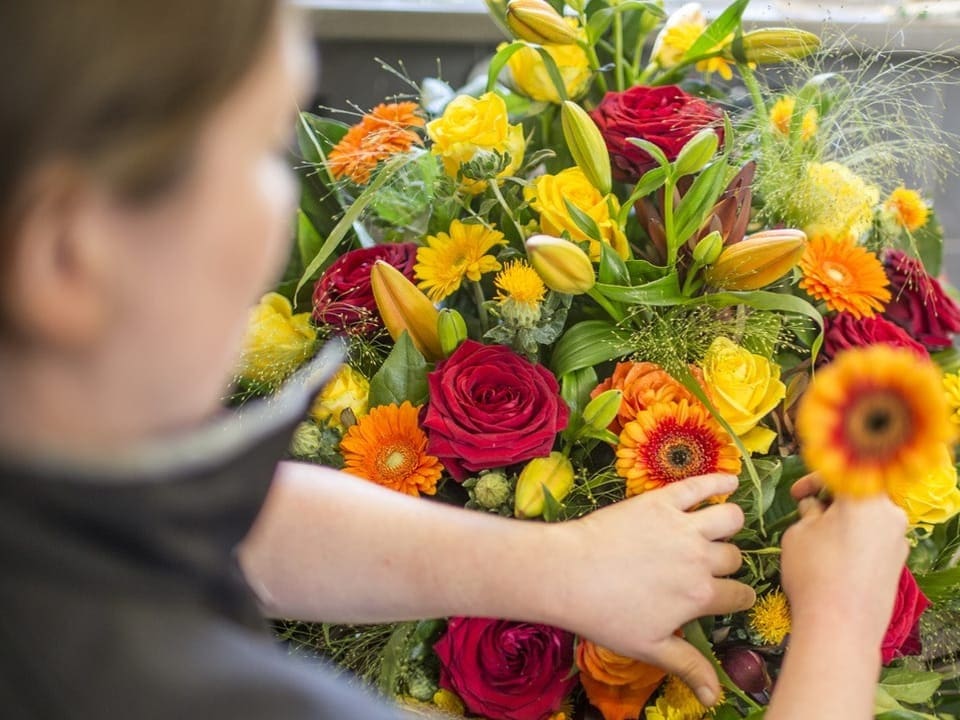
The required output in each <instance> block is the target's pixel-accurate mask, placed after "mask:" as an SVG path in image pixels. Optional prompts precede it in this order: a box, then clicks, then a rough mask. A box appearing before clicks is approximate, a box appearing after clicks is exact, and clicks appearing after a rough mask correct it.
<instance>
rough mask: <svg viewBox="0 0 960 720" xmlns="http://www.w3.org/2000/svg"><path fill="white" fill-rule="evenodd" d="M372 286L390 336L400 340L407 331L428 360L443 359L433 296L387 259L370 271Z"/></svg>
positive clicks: (378, 262)
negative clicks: (428, 294)
mask: <svg viewBox="0 0 960 720" xmlns="http://www.w3.org/2000/svg"><path fill="white" fill-rule="evenodd" d="M370 287H371V288H372V289H373V298H374V300H376V301H377V310H379V311H380V317H381V318H382V319H383V324H384V326H386V328H387V332H389V333H390V337H392V338H393V339H394V341H396V340H397V339H398V338H399V337H400V335H401V334H402V333H403V331H404V330H406V331H407V334H408V335H409V336H410V340H412V341H413V344H414V347H416V348H417V350H419V351H420V352H421V353H423V356H424V357H425V358H426V359H427V360H429V361H431V362H434V361H437V360H442V359H443V349H442V348H441V345H440V335H439V333H438V332H437V321H438V319H439V313H438V312H437V309H436V308H435V307H434V306H433V303H432V302H430V299H429V298H428V297H427V296H426V295H424V294H423V293H422V292H420V290H419V289H418V288H417V286H416V285H414V284H413V283H412V282H410V281H409V280H407V278H406V277H405V276H404V274H403V273H402V272H400V271H399V270H397V269H396V268H395V267H393V266H392V265H390V264H389V263H386V262H384V261H383V260H377V262H376V264H375V265H374V266H373V268H372V269H371V270H370Z"/></svg>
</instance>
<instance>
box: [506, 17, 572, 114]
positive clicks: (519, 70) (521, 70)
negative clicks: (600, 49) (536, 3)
mask: <svg viewBox="0 0 960 720" xmlns="http://www.w3.org/2000/svg"><path fill="white" fill-rule="evenodd" d="M567 20H568V22H570V23H571V25H576V21H575V20H574V19H573V18H567ZM581 34H582V32H581ZM500 47H503V45H501V46H500ZM543 47H544V49H545V50H546V51H547V53H548V54H549V55H550V57H552V58H553V61H554V62H555V63H556V64H557V69H558V70H559V71H560V77H562V78H563V86H564V88H565V89H566V91H567V98H568V99H571V100H575V99H577V98H578V97H580V96H581V95H583V93H584V92H586V90H587V86H588V85H589V84H590V76H591V73H590V59H589V58H588V57H587V53H586V52H584V50H583V48H581V47H580V46H579V45H544V46H543ZM498 49H499V48H498ZM507 67H508V68H509V70H510V77H511V78H512V79H513V84H514V86H515V87H516V88H517V90H519V91H520V92H522V93H523V94H524V95H526V96H527V97H529V98H532V99H533V100H540V101H543V102H551V103H557V104H559V103H560V93H558V92H557V88H556V86H555V85H554V84H553V80H551V79H550V74H549V73H548V72H547V66H546V64H545V63H544V62H543V58H542V57H540V53H539V52H537V51H536V50H534V49H533V48H531V47H525V48H522V49H521V50H518V51H517V52H515V53H514V54H513V55H511V56H510V59H509V60H508V61H507Z"/></svg>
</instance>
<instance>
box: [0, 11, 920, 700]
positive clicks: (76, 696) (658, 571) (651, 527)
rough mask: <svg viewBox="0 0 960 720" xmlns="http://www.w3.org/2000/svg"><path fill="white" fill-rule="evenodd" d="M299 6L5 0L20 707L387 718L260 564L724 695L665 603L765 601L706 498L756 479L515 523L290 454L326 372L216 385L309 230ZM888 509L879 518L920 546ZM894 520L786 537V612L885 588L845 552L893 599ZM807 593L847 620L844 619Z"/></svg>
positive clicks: (6, 215)
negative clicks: (743, 573) (256, 390)
mask: <svg viewBox="0 0 960 720" xmlns="http://www.w3.org/2000/svg"><path fill="white" fill-rule="evenodd" d="M278 5H279V3H278V2H276V0H205V2H203V3H196V2H193V1H192V0H164V2H162V3H161V2H156V1H155V0H153V1H151V2H147V0H128V1H127V2H116V1H115V0H85V1H84V2H83V3H62V2H59V0H31V2H29V3H5V4H4V5H3V6H2V7H0V60H2V62H0V89H2V91H3V93H4V109H3V111H2V113H0V117H2V120H0V130H2V137H3V138H4V139H5V141H6V143H5V153H6V156H5V158H4V162H3V163H0V253H2V266H0V267H2V272H3V282H2V285H0V287H2V293H0V377H2V378H3V382H2V390H0V407H2V408H3V410H2V415H0V458H2V460H0V554H2V556H3V557H4V558H5V560H4V566H5V567H4V572H3V574H2V579H0V654H2V657H3V660H4V662H3V667H4V673H3V675H2V676H0V707H3V708H4V715H5V716H10V717H97V718H110V717H121V716H122V717H183V718H188V717H200V716H204V717H209V716H211V715H213V716H215V717H216V716H227V715H228V714H229V716H231V717H233V718H245V717H249V718H254V717H258V718H259V717H284V718H299V717H304V718H307V717H309V718H318V717H319V718H322V717H330V718H346V717H363V718H380V717H392V716H393V715H392V712H393V711H391V710H389V709H388V708H385V707H380V706H379V705H377V704H376V703H374V702H373V701H371V700H368V699H365V698H364V697H363V696H360V695H358V694H357V693H356V692H354V691H350V690H348V689H347V688H345V687H343V686H342V684H341V683H338V682H337V681H335V680H331V679H330V678H329V677H327V676H326V675H325V674H323V673H322V672H319V671H317V670H316V669H315V668H311V669H308V670H305V669H303V668H301V667H299V666H297V665H295V664H294V663H292V662H289V661H287V659H286V658H284V657H282V656H281V654H280V652H279V651H278V650H277V649H276V648H275V647H274V645H273V643H272V642H271V640H270V637H269V635H268V634H267V633H266V632H264V630H263V623H262V621H261V620H260V618H259V616H258V614H257V611H256V610H257V608H256V604H255V603H254V601H253V600H254V593H255V595H256V600H258V601H259V603H260V605H261V606H263V607H265V608H266V609H267V610H268V611H269V612H270V613H272V614H276V615H281V616H286V617H300V618H303V619H324V620H328V621H350V622H361V621H383V620H398V619H406V618H415V617H437V616H444V615H452V614H462V615H480V616H504V617H512V618H516V619H523V620H530V621H537V622H546V623H551V624H554V625H561V626H564V627H566V628H569V629H570V630H573V631H576V632H579V633H581V634H583V635H585V636H588V637H591V638H592V639H594V640H596V641H597V642H599V643H601V644H604V645H608V646H610V647H611V648H613V649H616V650H619V651H621V652H623V653H626V654H630V655H633V656H636V657H639V658H642V659H645V660H648V661H650V662H654V663H656V664H658V665H660V666H661V667H663V668H665V669H667V670H669V671H671V672H673V673H676V674H679V675H681V676H682V677H683V678H684V679H685V680H686V681H687V682H688V684H690V685H691V687H694V688H696V689H697V692H698V694H699V695H700V697H701V699H702V700H703V701H704V702H706V703H708V704H709V703H711V702H712V701H713V700H715V699H716V697H717V694H718V691H719V687H718V683H717V679H716V675H715V673H714V671H713V669H712V668H711V666H710V664H709V663H708V662H707V661H706V660H705V659H704V658H703V657H701V656H700V655H699V654H698V653H697V652H696V651H695V650H694V649H693V648H691V647H690V646H689V645H687V644H686V643H685V642H683V641H682V640H680V639H678V638H675V637H674V636H673V634H672V633H673V630H674V629H675V628H677V627H679V626H681V625H682V624H683V623H684V622H686V621H688V620H690V619H692V618H695V617H699V616H702V615H708V614H723V613H728V612H733V611H736V610H739V609H743V608H746V607H749V606H750V605H751V604H752V602H753V600H754V596H753V592H752V590H751V589H750V588H748V587H746V586H744V585H742V584H740V583H737V582H734V581H732V580H729V579H726V578H725V576H727V575H729V574H731V573H733V572H734V571H735V570H736V569H737V568H738V567H739V565H740V556H739V552H738V551H737V549H736V548H735V547H734V546H733V545H731V544H729V543H726V542H724V541H723V540H724V538H728V537H730V536H731V535H733V534H734V533H735V532H736V531H737V530H739V528H740V527H741V525H742V522H743V516H742V513H741V512H740V510H739V509H738V508H736V507H735V506H733V505H730V504H724V505H716V506H711V507H709V508H707V509H701V510H697V511H696V512H687V510H688V509H690V508H692V507H695V506H698V505H699V504H700V503H701V502H702V501H703V500H704V499H705V498H707V497H710V496H712V495H716V494H720V493H727V492H730V491H731V490H732V489H733V488H734V487H735V483H736V480H735V479H734V478H730V477H726V476H706V477H699V478H692V479H690V480H688V481H684V482H682V483H677V484H675V485H674V486H672V487H670V488H668V489H665V490H663V491H661V492H658V493H653V494H650V495H645V496H641V497H639V498H636V499H633V500H630V501H628V502H624V503H620V504H618V505H616V506H614V507H611V508H608V509H606V510H604V511H601V512H598V513H594V514H593V515H591V516H590V517H588V518H586V519H584V520H581V521H577V522H572V523H564V524H561V525H550V526H545V525H542V524H534V523H514V522H508V521H505V520H502V519H499V518H494V517H488V516H484V515H482V514H479V513H468V512H464V511H458V510H455V509H452V508H448V507H442V506H439V505H437V504H433V503H422V502H416V501H415V500H412V499H410V498H406V497H402V496H400V495H398V494H396V493H390V492H388V491H384V490H382V489H380V488H377V487H374V486H372V485H370V484H367V483H363V482H361V481H357V480H355V479H351V478H348V477H346V476H344V475H341V474H340V473H337V472H334V471H330V470H324V469H322V468H317V467H313V466H310V467H307V466H300V465H295V464H281V465H279V466H278V464H277V458H279V457H280V456H281V454H282V452H283V448H284V447H285V445H286V442H287V438H288V435H289V431H290V427H291V425H292V423H293V422H294V419H295V417H296V416H297V414H298V412H302V410H303V409H304V408H305V406H306V403H307V400H308V397H307V395H308V393H309V391H310V389H311V380H310V379H309V378H308V377H304V378H301V380H300V381H299V382H295V383H293V384H292V386H291V388H289V389H288V391H287V392H286V393H285V395H284V397H283V399H281V400H279V401H277V402H276V403H271V404H270V405H267V406H265V407H262V408H259V409H256V410H254V411H252V412H250V413H248V414H246V415H244V416H242V417H223V416H221V415H220V411H219V407H220V398H221V397H222V395H223V392H224V388H225V387H226V382H227V379H228V378H229V376H230V372H231V369H232V367H233V363H234V359H235V356H236V353H237V348H238V345H239V341H240V338H241V337H242V334H243V330H244V326H245V322H246V318H247V309H248V307H249V306H250V305H251V304H252V303H253V302H255V300H256V299H257V297H258V296H259V295H260V293H262V292H263V291H264V290H265V289H266V288H267V287H269V286H270V284H271V282H272V281H273V280H274V278H275V277H276V275H277V273H278V272H279V270H280V268H281V266H282V264H283V260H284V259H285V257H286V254H287V251H288V248H287V235H288V232H287V228H288V219H289V217H290V214H291V211H292V208H293V202H294V200H295V192H294V183H293V181H292V179H291V177H290V175H289V173H288V171H287V169H286V164H285V160H284V156H285V140H286V138H287V136H288V133H289V129H290V128H291V127H292V124H293V118H294V111H295V108H296V106H297V98H298V97H299V96H302V94H303V93H304V91H305V90H306V89H307V87H308V85H309V82H310V77H309V62H308V60H307V53H306V47H307V46H306V44H305V43H304V42H303V40H302V39H301V38H298V37H296V35H295V34H294V33H293V31H292V30H291V27H290V25H289V24H288V23H287V22H286V21H284V20H283V19H282V13H281V11H280V9H279V7H278ZM327 360H328V358H327ZM319 362H320V363H321V364H323V362H324V358H321V360H320V361H319ZM327 369H328V368H323V367H321V368H320V369H319V370H318V372H319V374H320V375H321V376H322V375H323V374H324V373H325V371H326V370H327ZM308 375H309V373H308ZM261 506H262V510H261ZM896 512H897V511H895V510H893V509H892V506H890V505H889V503H885V504H880V503H878V504H877V505H876V506H875V507H874V508H873V509H872V510H869V509H866V506H863V507H862V508H861V507H857V508H853V507H851V508H849V511H848V513H847V516H849V517H847V516H844V517H840V515H839V513H837V512H836V511H834V510H833V509H831V510H828V511H827V512H826V513H825V514H823V515H822V517H821V518H818V519H817V520H816V522H814V521H809V522H808V523H807V525H806V526H804V527H806V528H807V530H798V531H797V533H796V535H797V536H800V535H801V533H805V534H804V535H803V537H804V538H805V541H804V543H802V544H805V543H809V544H811V545H816V544H817V543H818V542H819V543H823V542H827V541H828V540H829V539H830V537H831V536H830V535H829V532H838V533H840V532H842V533H847V534H852V535H856V536H857V537H860V538H862V537H865V533H866V530H865V529H864V527H863V521H864V519H866V518H870V519H873V520H876V519H877V516H883V517H884V518H885V519H887V520H889V518H890V517H894V518H896V517H897V515H896ZM831 513H832V514H831ZM870 513H873V514H872V515H871V514H870ZM831 518H836V520H834V521H832V522H831ZM254 521H256V522H255V523H254ZM887 525H890V523H889V522H887ZM820 527H823V528H824V529H823V530H820V529H818V528H820ZM826 528H834V529H833V530H831V531H829V532H828V530H827V529H826ZM895 530H896V528H895V529H894V531H892V532H891V535H890V543H888V545H890V544H893V543H894V542H895V541H899V542H900V543H901V544H902V538H899V539H898V538H896V537H895V535H896V532H895ZM877 532H878V531H877V528H876V527H875V526H874V527H871V528H870V533H871V537H872V538H873V540H872V542H873V543H874V545H873V547H871V548H867V550H866V552H865V553H864V555H862V556H859V557H855V556H852V555H851V554H849V553H844V552H840V553H835V563H836V564H839V565H840V566H842V567H843V568H844V572H843V573H837V574H836V575H833V574H830V573H828V572H827V571H826V570H824V569H823V566H822V565H820V564H817V563H809V564H803V563H799V562H795V563H794V567H796V568H797V569H796V570H793V571H790V570H788V573H792V577H791V578H790V580H791V583H792V587H794V588H796V592H797V593H798V594H797V597H798V598H802V600H801V601H800V606H799V607H797V608H795V610H796V611H797V612H798V613H800V614H801V615H802V614H803V613H802V612H801V611H802V609H803V607H804V606H809V607H816V606H822V604H823V603H824V602H826V600H829V599H830V598H833V597H834V596H835V595H842V596H843V597H845V598H846V597H859V598H864V597H866V593H867V592H868V589H867V588H865V587H861V586H860V585H857V584H856V583H855V582H853V581H852V580H851V578H854V577H857V573H850V572H846V569H849V568H847V565H849V566H850V567H851V568H871V570H873V571H876V572H877V573H878V574H877V577H876V579H879V580H882V581H883V583H882V585H881V586H882V587H884V588H885V590H888V591H889V592H888V593H887V594H885V595H883V597H882V598H879V599H877V608H876V612H875V613H868V614H869V615H871V617H873V615H876V617H877V618H879V617H880V616H882V615H883V613H884V612H886V614H887V617H889V608H890V606H891V605H892V593H893V587H894V584H895V583H894V581H893V580H891V581H890V582H889V583H888V582H886V580H887V575H890V576H891V577H893V570H890V572H886V569H887V566H888V565H889V566H890V567H892V566H893V564H895V560H896V557H893V559H891V553H889V552H887V548H885V547H881V546H882V543H880V542H879V541H878V540H877V537H876V536H877ZM802 544H801V545H802ZM882 550H883V551H884V552H886V554H884V552H881V551H882ZM788 552H789V551H788ZM804 552H805V551H804V550H803V549H802V548H801V547H799V546H797V551H796V552H795V553H794V555H796V556H797V557H800V556H801V555H802V553H804ZM892 555H896V553H892ZM785 565H787V567H788V568H789V567H790V566H789V564H788V559H787V558H785ZM678 567H682V568H683V569H684V571H683V572H682V573H678V572H676V569H677V568H678ZM881 568H882V569H883V570H884V571H883V572H882V573H881V572H880V570H879V569H881ZM897 570H899V567H898V568H897ZM561 577H562V578H563V581H562V582H560V581H559V580H558V578H561ZM250 588H252V589H253V591H254V592H250ZM870 591H871V592H872V591H873V586H872V585H871V588H870ZM798 617H799V616H798ZM811 617H814V621H813V624H814V625H816V626H819V625H820V624H823V625H824V626H829V627H831V632H833V639H834V640H836V639H837V638H838V637H839V633H841V632H843V631H845V630H846V629H847V628H846V626H844V627H841V628H834V627H833V624H834V622H833V618H830V617H823V618H820V617H818V616H815V614H813V613H811ZM638 619H641V620H642V622H637V620H638ZM874 619H876V618H874ZM821 621H822V623H821ZM877 622H878V621H877ZM877 622H874V623H873V625H876V624H877ZM849 624H850V623H847V625H849ZM873 625H870V632H873V631H874V630H875V628H874V627H873ZM864 632H865V633H866V631H864ZM856 639H857V641H858V642H862V641H863V639H864V638H863V637H857V638H856ZM866 639H867V640H870V641H872V639H873V637H872V635H869V636H868V637H867V638H866ZM874 644H876V645H877V646H879V637H878V638H877V642H876V643H874ZM868 647H869V645H868ZM873 660H875V658H873V659H869V661H868V662H866V663H865V664H864V670H865V671H864V673H863V674H864V677H867V676H869V675H871V673H872V674H873V675H875V674H876V667H874V665H875V664H876V663H874V662H873ZM784 717H787V716H786V715H784ZM820 717H827V715H821V716H820ZM837 717H841V715H837ZM843 717H851V716H848V715H843Z"/></svg>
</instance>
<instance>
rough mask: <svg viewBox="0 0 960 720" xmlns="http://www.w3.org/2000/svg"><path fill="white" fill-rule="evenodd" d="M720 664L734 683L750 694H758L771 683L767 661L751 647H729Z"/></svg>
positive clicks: (767, 688)
mask: <svg viewBox="0 0 960 720" xmlns="http://www.w3.org/2000/svg"><path fill="white" fill-rule="evenodd" d="M721 664H722V665H723V669H724V670H725V671H726V673H727V675H729V676H730V679H731V680H733V682H734V684H735V685H736V686H737V687H738V688H740V689H741V690H743V691H744V692H747V693H750V694H751V695H758V694H760V693H762V692H764V691H765V690H769V689H770V688H771V687H772V685H773V683H772V681H771V680H770V673H769V672H768V671H767V663H766V662H765V661H764V659H763V656H762V655H761V654H760V653H758V652H757V651H756V650H754V649H753V648H749V647H744V646H740V647H734V648H730V649H729V650H727V651H726V652H725V653H724V654H723V660H722V661H721Z"/></svg>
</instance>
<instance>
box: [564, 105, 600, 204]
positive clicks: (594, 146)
mask: <svg viewBox="0 0 960 720" xmlns="http://www.w3.org/2000/svg"><path fill="white" fill-rule="evenodd" d="M560 122H561V125H562V126H563V139H564V140H566V141H567V147H568V148H569V149H570V154H571V155H573V159H574V161H575V162H576V163H577V167H579V168H580V169H581V170H583V174H584V175H586V176H587V180H589V181H590V183H591V184H592V185H593V186H594V187H595V188H596V189H597V190H599V191H600V192H601V193H603V194H604V195H608V194H609V193H610V185H611V182H612V180H611V172H610V153H609V152H608V151H607V144H606V142H604V140H603V135H601V134H600V128H598V127H597V124H596V123H595V122H594V121H593V119H592V118H591V117H590V115H588V114H587V111H586V110H584V109H583V108H582V107H580V106H579V105H577V104H576V103H575V102H571V101H570V100H567V101H565V102H564V103H563V107H562V108H561V110H560Z"/></svg>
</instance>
